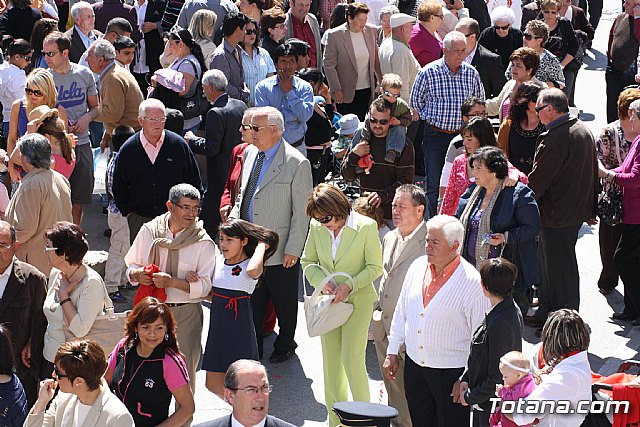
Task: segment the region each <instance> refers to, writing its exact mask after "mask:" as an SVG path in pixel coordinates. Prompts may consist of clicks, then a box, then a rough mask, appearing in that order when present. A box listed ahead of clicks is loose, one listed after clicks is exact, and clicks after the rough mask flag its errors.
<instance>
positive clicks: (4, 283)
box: [0, 257, 16, 298]
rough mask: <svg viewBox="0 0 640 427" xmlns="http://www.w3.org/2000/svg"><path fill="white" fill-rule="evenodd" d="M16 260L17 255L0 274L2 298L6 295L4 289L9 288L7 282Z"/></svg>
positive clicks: (0, 294)
mask: <svg viewBox="0 0 640 427" xmlns="http://www.w3.org/2000/svg"><path fill="white" fill-rule="evenodd" d="M15 260H16V257H13V259H12V260H11V264H9V266H8V267H7V268H6V269H5V270H4V272H3V273H2V274H0V298H2V296H3V295H4V290H5V289H7V283H8V282H9V276H11V272H12V271H13V263H14V262H15Z"/></svg>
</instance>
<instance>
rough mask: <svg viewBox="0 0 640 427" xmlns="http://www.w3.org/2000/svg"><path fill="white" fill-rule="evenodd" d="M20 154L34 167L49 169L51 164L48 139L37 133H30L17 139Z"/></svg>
mask: <svg viewBox="0 0 640 427" xmlns="http://www.w3.org/2000/svg"><path fill="white" fill-rule="evenodd" d="M18 146H19V147H20V154H22V155H23V156H25V157H26V158H27V159H26V160H27V162H28V163H29V164H30V165H32V166H33V167H34V168H40V169H49V166H50V165H51V145H50V144H49V140H48V139H47V138H45V137H44V136H43V135H40V134H39V133H30V134H28V135H25V136H23V137H22V138H20V139H19V140H18Z"/></svg>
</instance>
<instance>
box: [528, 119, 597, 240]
mask: <svg viewBox="0 0 640 427" xmlns="http://www.w3.org/2000/svg"><path fill="white" fill-rule="evenodd" d="M597 181H598V164H597V156H596V149H595V142H594V139H593V135H592V134H591V131H590V130H589V128H588V127H587V126H586V125H585V124H584V123H583V122H581V121H580V120H578V118H577V117H570V116H569V115H568V114H567V115H566V116H565V117H564V118H563V119H559V121H558V123H555V124H553V125H552V126H551V128H550V129H549V130H548V131H546V132H544V133H542V135H540V139H539V143H538V148H537V149H536V154H535V157H534V159H533V170H532V171H531V173H530V174H529V187H530V188H531V189H532V190H533V191H534V193H535V195H536V200H537V201H538V207H539V208H540V219H541V221H542V226H543V227H549V228H561V227H568V226H571V225H579V224H582V222H584V221H586V220H587V219H589V218H594V217H595V205H596V196H597V192H596V186H597Z"/></svg>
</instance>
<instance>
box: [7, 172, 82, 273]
mask: <svg viewBox="0 0 640 427" xmlns="http://www.w3.org/2000/svg"><path fill="white" fill-rule="evenodd" d="M5 220H6V221H7V222H8V223H9V224H11V225H13V226H14V227H15V228H16V237H17V238H18V241H19V242H20V247H19V248H18V252H17V254H16V256H17V257H18V259H19V260H20V261H24V262H27V263H29V264H31V265H33V266H34V267H36V268H37V269H38V270H40V271H41V272H42V273H43V274H44V275H45V276H47V277H49V272H50V271H51V266H50V265H49V258H48V257H47V254H46V252H45V251H44V244H45V238H44V232H45V230H46V229H47V228H49V227H51V226H53V224H55V223H56V222H58V221H71V220H72V218H71V187H70V186H69V181H67V179H66V178H65V177H64V176H62V175H60V174H59V173H58V172H55V171H52V170H50V169H34V170H32V171H31V172H29V173H28V174H27V175H26V176H25V177H24V178H23V179H22V182H21V183H20V187H18V191H17V192H16V194H15V195H14V196H13V197H12V198H11V202H9V207H8V208H7V213H6V214H5Z"/></svg>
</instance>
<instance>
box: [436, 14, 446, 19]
mask: <svg viewBox="0 0 640 427" xmlns="http://www.w3.org/2000/svg"><path fill="white" fill-rule="evenodd" d="M433 16H436V17H438V18H440V19H444V15H433Z"/></svg>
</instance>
